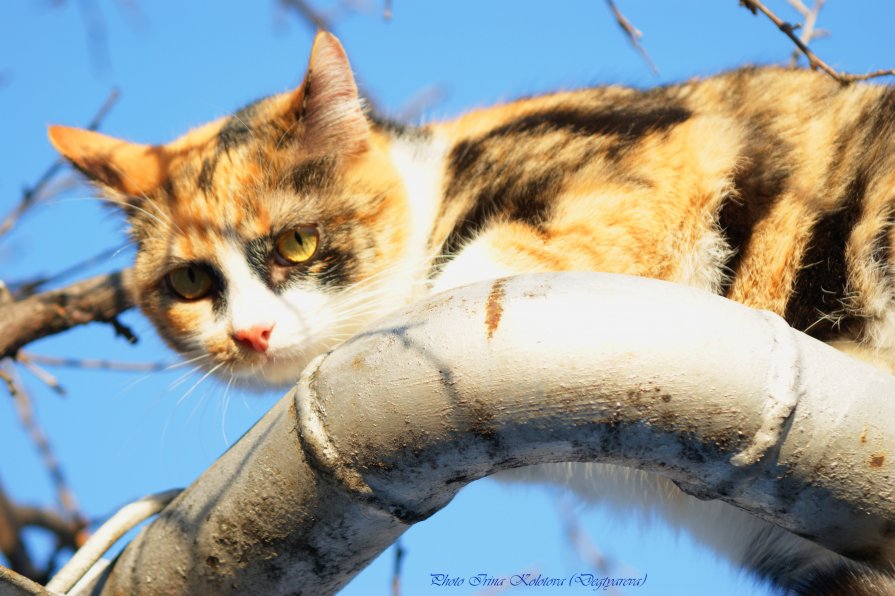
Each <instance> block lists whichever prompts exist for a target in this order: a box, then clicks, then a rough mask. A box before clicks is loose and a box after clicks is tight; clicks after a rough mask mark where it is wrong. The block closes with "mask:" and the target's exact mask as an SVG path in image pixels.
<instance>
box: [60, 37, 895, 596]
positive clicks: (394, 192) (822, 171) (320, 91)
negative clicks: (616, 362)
mask: <svg viewBox="0 0 895 596" xmlns="http://www.w3.org/2000/svg"><path fill="white" fill-rule="evenodd" d="M50 138H51V140H52V143H53V145H54V146H55V147H56V148H57V149H58V150H59V151H60V152H61V153H62V154H63V155H64V156H65V157H67V158H68V159H69V160H70V161H71V162H72V164H74V166H75V167H77V168H78V169H79V170H81V171H82V172H83V173H84V174H86V175H87V177H89V178H90V179H91V180H93V181H94V182H95V183H96V184H97V185H98V186H99V187H100V188H101V189H102V191H103V192H104V194H105V196H106V197H107V198H108V199H109V200H110V201H111V202H113V203H115V204H117V205H119V206H120V207H121V208H122V209H123V210H124V211H125V213H126V214H127V217H128V219H129V221H130V225H131V231H132V237H133V240H134V241H135V243H136V245H137V248H138V250H137V258H136V265H135V278H136V287H137V291H136V296H137V300H138V302H139V305H140V307H141V308H142V310H143V312H144V313H146V315H147V316H148V317H149V318H150V319H151V320H152V321H153V322H154V324H155V326H156V328H157V329H158V331H159V333H160V334H161V335H162V336H163V337H164V338H165V339H166V340H167V341H168V342H169V343H170V344H171V345H172V346H173V347H174V348H175V349H177V350H178V351H180V352H181V353H182V354H183V355H184V356H185V357H186V358H195V359H197V361H198V362H200V363H202V364H203V366H204V367H205V368H206V370H208V371H209V372H217V373H218V374H223V375H224V376H229V377H230V378H231V380H232V379H233V378H237V379H242V380H244V381H245V382H246V383H249V384H252V383H255V384H257V383H267V384H288V383H290V382H293V381H294V380H295V379H296V378H297V377H298V374H299V372H300V371H301V370H302V368H304V366H305V364H306V363H307V362H308V361H309V360H310V359H311V358H312V357H314V356H315V355H317V354H319V353H321V352H323V351H325V350H329V349H331V348H333V347H334V346H336V345H337V344H338V343H339V342H341V341H343V340H344V339H345V338H347V337H349V336H350V335H352V334H353V333H356V332H358V331H360V330H362V329H363V328H364V327H365V326H366V325H368V324H370V323H371V322H372V321H373V320H374V319H376V318H378V317H380V316H382V315H384V314H386V313H387V312H389V311H392V310H394V309H396V308H398V307H399V306H401V305H404V304H406V303H408V302H410V301H413V300H415V299H418V298H420V297H422V296H425V295H427V294H428V293H431V292H437V291H441V290H446V289H449V288H453V287H455V286H458V285H462V284H466V283H470V282H474V281H478V280H483V279H491V278H496V277H500V276H506V275H512V274H517V273H524V272H534V271H567V270H593V271H607V272H616V273H625V274H631V275H638V276H648V277H655V278H660V279H665V280H670V281H674V282H679V283H682V284H687V285H690V286H695V287H699V288H703V289H705V290H707V291H709V292H713V293H717V294H721V295H724V296H727V297H729V298H732V299H734V300H738V301H740V302H742V303H744V304H747V305H749V306H752V307H755V308H762V309H767V310H770V311H773V312H776V313H778V314H780V315H782V316H784V317H785V318H786V320H787V321H788V322H789V323H790V325H792V326H793V327H795V328H798V329H801V330H804V331H806V332H807V333H809V334H811V335H814V336H815V337H818V338H820V339H823V340H825V341H829V342H831V343H834V345H837V346H839V347H841V348H843V349H847V350H849V351H851V352H853V353H855V354H856V355H858V356H859V357H863V358H865V359H868V360H871V361H874V362H876V363H878V364H880V365H882V366H888V365H889V364H890V363H891V362H893V352H892V349H893V348H895V303H893V298H895V269H893V265H892V255H891V252H892V241H893V221H895V151H893V148H895V91H893V89H892V88H889V87H883V86H871V85H853V86H841V85H840V84H839V83H837V82H835V81H833V80H831V79H829V78H827V77H825V76H822V75H819V74H816V73H813V72H809V71H801V70H787V69H780V68H747V69H742V70H736V71H733V72H729V73H726V74H722V75H719V76H716V77H713V78H708V79H705V80H698V81H691V82H687V83H684V84H680V85H673V86H668V87H661V88H657V89H652V90H648V91H641V90H635V89H629V88H623V87H616V86H610V87H600V88H594V89H585V90H581V91H574V92H563V93H556V94H552V95H546V96H542V97H535V98H532V99H526V100H521V101H516V102H513V103H509V104H506V105H501V106H497V107H492V108H487V109H482V110H478V111H474V112H471V113H468V114H466V115H464V116H462V117H460V118H457V119H455V120H452V121H448V122H443V123H436V124H431V125H427V126H423V127H420V128H410V127H405V126H401V125H396V124H394V123H390V122H386V121H381V120H378V119H376V118H374V117H371V116H369V115H367V114H365V111H364V109H363V105H362V102H361V100H360V99H359V98H358V93H357V88H356V86H355V83H354V79H353V77H352V74H351V70H350V66H349V63H348V60H347V58H346V56H345V53H344V51H343V50H342V47H341V46H340V44H339V42H338V41H337V40H336V39H335V37H333V36H332V35H330V34H327V33H320V34H319V35H318V36H317V38H316V40H315V42H314V46H313V48H312V51H311V58H310V65H309V69H308V72H307V76H306V78H305V80H304V82H303V83H302V84H301V85H300V86H299V87H298V88H297V89H295V90H294V91H291V92H287V93H284V94H280V95H275V96H272V97H268V98H265V99H262V100H260V101H258V102H255V103H253V104H251V105H249V106H248V107H245V108H243V109H241V110H239V111H238V112H236V113H235V114H233V115H232V116H230V117H226V118H222V119H220V120H216V121H214V122H211V123H210V124H207V125H205V126H202V127H200V128H197V129H195V130H192V131H190V132H188V133H187V134H185V135H184V136H182V137H180V138H179V139H177V140H175V141H173V142H171V143H169V144H166V145H157V146H150V145H140V144H134V143H130V142H126V141H122V140H118V139H114V138H111V137H108V136H105V135H101V134H98V133H95V132H89V131H86V130H78V129H73V128H67V127H61V126H53V127H51V128H50ZM587 470H588V474H593V473H599V474H600V479H599V482H596V481H594V482H592V483H591V485H589V486H578V487H576V488H577V490H579V492H581V493H582V494H584V495H586V496H587V497H588V498H592V499H595V500H604V501H610V502H615V503H617V504H619V506H625V505H628V506H630V504H631V503H635V502H641V503H642V504H643V506H644V507H645V508H653V509H657V510H661V511H664V512H665V514H666V515H667V516H668V517H669V519H670V521H671V522H672V523H675V524H678V525H681V526H683V527H687V528H689V529H690V530H691V531H692V532H693V533H694V535H695V536H696V537H697V538H698V539H699V540H702V541H704V542H706V543H707V544H710V545H711V546H713V547H715V548H716V549H718V550H719V551H720V552H722V553H724V554H726V555H727V556H729V557H730V558H732V559H733V560H734V561H736V562H738V563H739V564H742V565H744V566H746V567H747V568H750V569H752V570H754V571H755V572H756V573H758V574H759V575H761V576H764V577H768V578H770V579H771V580H772V581H774V582H776V584H777V585H778V586H780V587H782V588H784V589H791V590H794V591H797V592H801V593H818V592H824V593H834V592H837V591H838V592H839V593H849V594H858V593H867V594H874V593H886V592H887V591H888V590H891V589H892V586H893V585H895V583H892V582H891V580H890V578H889V576H888V575H887V574H886V573H887V572H883V571H873V570H871V568H869V567H865V566H864V564H863V563H861V562H858V561H853V560H850V559H847V558H845V557H842V556H840V555H838V554H834V553H832V552H830V551H827V550H825V549H823V548H821V547H819V546H817V545H815V544H813V543H810V542H808V541H806V540H803V539H801V538H798V537H796V536H794V535H791V534H789V533H787V532H784V531H783V530H780V529H778V528H776V527H774V526H771V525H769V524H767V523H766V522H763V521H761V520H758V519H756V518H754V517H752V516H750V515H747V514H745V513H744V512H742V511H740V510H738V509H736V508H734V507H732V506H729V505H727V504H725V503H722V502H703V501H698V500H696V499H693V498H691V497H689V496H686V495H684V494H683V493H681V492H680V491H679V490H677V488H676V487H675V486H673V485H672V484H671V483H670V482H668V481H666V480H664V479H663V478H659V477H655V476H652V475H648V474H645V473H640V472H631V471H627V472H624V473H621V472H618V471H617V470H616V469H614V468H612V467H610V466H600V465H594V464H590V465H588V467H587ZM524 474H527V475H528V477H530V478H535V477H538V478H546V477H551V478H553V479H554V480H558V481H562V482H568V481H569V479H570V478H580V477H581V474H579V473H575V474H570V468H569V467H563V466H548V467H542V468H538V469H534V470H529V471H527V472H524ZM597 486H599V490H597V489H596V488H595V487H597ZM876 564H877V566H879V562H878V561H877V562H876ZM888 573H891V571H889V572H888Z"/></svg>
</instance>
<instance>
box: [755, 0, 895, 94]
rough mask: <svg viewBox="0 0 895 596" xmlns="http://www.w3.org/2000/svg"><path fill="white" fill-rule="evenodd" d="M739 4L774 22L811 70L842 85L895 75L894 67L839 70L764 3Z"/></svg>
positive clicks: (792, 26) (756, 1)
mask: <svg viewBox="0 0 895 596" xmlns="http://www.w3.org/2000/svg"><path fill="white" fill-rule="evenodd" d="M739 1H740V5H741V6H744V7H746V8H747V9H749V10H750V11H752V14H758V12H761V13H762V14H764V15H765V16H766V17H768V18H769V19H770V20H771V22H772V23H774V24H775V25H776V26H777V28H778V29H780V31H782V32H783V33H785V34H786V36H787V37H788V38H790V39H791V40H792V42H793V43H794V44H796V47H797V48H798V49H799V51H800V52H802V54H804V55H805V57H806V58H808V65H809V66H810V67H811V69H812V70H817V69H820V70H822V71H824V72H825V73H827V74H828V75H830V76H831V77H832V78H834V79H836V80H837V81H839V82H840V83H842V84H843V85H848V84H850V83H854V82H857V81H866V80H867V79H874V78H877V77H886V76H893V75H895V69H887V70H876V71H873V72H868V73H865V74H850V73H845V72H839V71H837V70H835V69H834V68H833V67H831V66H830V65H829V64H827V63H826V62H824V61H823V60H821V59H820V58H818V57H817V54H815V53H814V52H812V51H811V50H810V49H808V46H807V45H805V42H803V41H802V40H801V39H800V38H799V36H797V35H796V34H795V31H796V29H797V27H796V26H795V25H793V24H792V23H787V22H785V21H783V20H782V19H781V18H780V17H778V16H777V15H776V14H774V13H773V12H771V10H770V9H768V8H767V7H766V6H765V5H764V4H762V3H761V2H760V1H759V0H739Z"/></svg>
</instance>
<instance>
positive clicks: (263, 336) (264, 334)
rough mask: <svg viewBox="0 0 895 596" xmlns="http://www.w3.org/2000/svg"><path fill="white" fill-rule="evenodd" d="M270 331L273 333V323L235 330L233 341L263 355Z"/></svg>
mask: <svg viewBox="0 0 895 596" xmlns="http://www.w3.org/2000/svg"><path fill="white" fill-rule="evenodd" d="M271 331H273V323H261V324H258V325H253V326H251V327H249V328H248V329H237V330H236V331H234V332H233V339H235V340H236V343H238V344H240V345H242V346H243V347H246V348H249V349H252V350H255V351H256V352H258V353H259V354H263V353H264V352H266V351H267V346H268V344H269V342H270V332H271Z"/></svg>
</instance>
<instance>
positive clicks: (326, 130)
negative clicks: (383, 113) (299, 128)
mask: <svg viewBox="0 0 895 596" xmlns="http://www.w3.org/2000/svg"><path fill="white" fill-rule="evenodd" d="M307 76H308V78H307V79H306V81H305V84H304V85H303V86H302V87H303V88H302V89H301V90H300V91H299V92H300V93H303V94H306V95H304V96H303V97H302V99H303V103H304V111H303V114H302V117H303V118H304V123H305V141H306V143H307V144H308V146H309V147H310V148H312V149H315V150H321V151H327V152H330V151H338V152H340V153H348V154H356V153H360V152H362V151H363V150H364V149H366V147H367V137H368V135H369V126H368V124H367V119H366V117H365V116H364V113H363V109H362V107H361V101H360V98H359V97H358V94H357V85H356V84H355V82H354V75H353V74H352V73H351V64H349V62H348V57H347V56H346V55H345V50H344V49H342V45H341V44H340V43H339V40H338V39H336V38H335V36H333V35H332V34H330V33H326V32H321V33H318V34H317V38H316V39H315V40H314V47H313V48H312V49H311V60H310V64H309V66H308V75H307Z"/></svg>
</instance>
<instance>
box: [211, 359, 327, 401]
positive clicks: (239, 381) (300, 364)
mask: <svg viewBox="0 0 895 596" xmlns="http://www.w3.org/2000/svg"><path fill="white" fill-rule="evenodd" d="M308 362H310V360H309V359H308V358H304V357H294V358H283V357H279V358H271V359H269V360H267V361H265V362H263V363H260V364H255V365H254V366H245V367H234V368H233V371H232V373H233V380H232V385H233V386H234V387H239V388H240V389H248V390H250V391H255V392H259V393H260V392H268V391H273V390H283V391H285V390H287V389H291V388H292V386H293V385H295V383H297V382H298V379H299V377H301V373H302V371H303V370H304V368H305V367H306V366H307V365H308ZM228 380H229V379H228Z"/></svg>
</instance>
